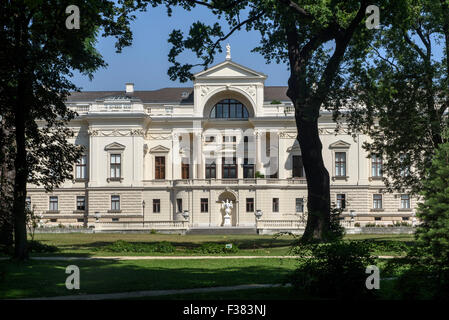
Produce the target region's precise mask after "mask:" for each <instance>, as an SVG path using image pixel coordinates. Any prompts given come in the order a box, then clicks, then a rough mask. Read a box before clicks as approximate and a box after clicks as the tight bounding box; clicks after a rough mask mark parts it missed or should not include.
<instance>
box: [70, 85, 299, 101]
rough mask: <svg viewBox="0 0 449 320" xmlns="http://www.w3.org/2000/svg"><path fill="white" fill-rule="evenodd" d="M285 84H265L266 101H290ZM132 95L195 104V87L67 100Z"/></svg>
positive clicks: (74, 95) (88, 97) (73, 95)
mask: <svg viewBox="0 0 449 320" xmlns="http://www.w3.org/2000/svg"><path fill="white" fill-rule="evenodd" d="M286 92H287V87H285V86H265V90H264V93H265V95H264V100H265V101H273V100H279V101H289V100H290V99H289V98H288V97H287V95H286ZM111 96H115V97H120V96H130V97H132V98H135V99H140V100H141V101H142V102H143V103H180V104H193V88H192V87H180V88H163V89H158V90H145V91H134V92H133V93H129V92H125V91H82V92H72V93H71V94H70V96H69V97H68V98H67V102H93V101H96V100H101V99H104V98H106V97H111Z"/></svg>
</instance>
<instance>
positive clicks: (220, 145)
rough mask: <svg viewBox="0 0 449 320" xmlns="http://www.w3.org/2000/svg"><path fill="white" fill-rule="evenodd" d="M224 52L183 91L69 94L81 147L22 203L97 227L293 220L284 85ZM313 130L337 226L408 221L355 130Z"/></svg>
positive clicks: (263, 224) (302, 188)
mask: <svg viewBox="0 0 449 320" xmlns="http://www.w3.org/2000/svg"><path fill="white" fill-rule="evenodd" d="M266 78H267V76H266V75H264V74H262V73H260V72H257V71H254V70H251V69H249V68H247V67H245V66H242V65H239V64H237V63H235V62H233V61H232V60H231V59H230V55H228V56H227V58H226V60H225V61H224V62H222V63H219V64H217V65H215V66H213V67H211V68H209V69H207V70H205V71H202V72H199V73H197V74H196V75H195V77H194V81H193V87H189V88H187V87H186V88H164V89H160V90H154V91H135V90H134V84H132V83H128V84H126V86H125V90H124V91H110V92H108V91H95V92H93V91H92V92H81V93H73V94H72V95H71V96H70V98H69V100H68V101H67V104H68V106H69V107H70V108H72V109H73V110H76V111H77V112H78V114H79V115H78V117H76V118H75V119H74V120H72V121H71V123H70V127H71V129H72V130H73V131H74V133H75V138H74V139H73V143H75V144H79V145H83V146H84V147H85V153H84V155H83V157H82V158H81V159H80V161H79V162H78V163H77V164H76V165H74V169H73V176H74V179H73V180H72V181H66V182H65V183H64V184H63V185H61V187H60V188H58V189H56V190H55V191H54V192H53V193H46V192H45V191H44V190H43V189H41V188H38V187H35V186H31V185H30V186H29V188H28V199H27V201H28V202H29V205H30V207H32V208H33V209H34V211H35V212H37V213H38V214H39V213H41V214H43V221H44V222H46V223H48V224H50V225H51V224H53V225H58V224H71V225H84V226H95V228H98V229H100V230H123V229H129V230H131V229H155V230H159V229H160V230H162V229H170V230H171V229H195V228H220V227H223V224H224V223H225V218H224V216H225V211H224V208H223V206H222V202H223V201H231V202H232V204H233V206H232V210H231V213H230V220H229V221H230V224H231V228H255V227H257V228H258V229H264V228H268V229H269V228H273V229H276V228H278V229H291V228H297V227H300V226H303V225H304V221H305V218H306V215H307V183H306V179H305V175H304V169H303V166H302V161H301V151H300V148H299V146H298V144H297V142H296V141H295V140H296V139H295V138H296V126H295V119H294V113H293V106H292V104H291V101H290V100H289V98H288V97H287V96H286V90H287V88H286V87H270V86H265V85H264V82H265V80H266ZM319 127H320V133H321V140H322V143H323V155H324V159H325V164H326V167H327V169H328V171H329V173H330V176H331V201H332V203H333V204H334V205H335V206H337V207H341V208H343V217H344V220H345V221H346V223H347V224H351V223H352V224H353V225H354V224H355V225H357V224H360V225H362V226H363V225H365V224H368V223H369V224H373V223H376V224H393V223H397V222H403V221H406V222H408V221H409V222H410V223H411V222H412V219H414V218H412V217H413V214H414V211H415V209H414V208H415V205H416V204H415V202H416V200H415V199H414V198H412V197H410V196H409V195H408V194H391V193H385V189H384V185H383V182H382V159H381V158H380V157H375V156H370V155H369V154H367V153H366V152H365V151H364V150H363V149H362V147H361V146H362V144H363V142H364V141H366V139H367V137H366V136H363V135H357V136H356V137H355V138H354V137H352V136H351V135H350V134H348V131H347V130H346V129H345V128H344V125H343V127H342V128H341V130H340V131H339V132H338V134H336V133H335V128H336V124H335V123H334V122H333V120H332V115H331V114H330V113H328V112H322V114H321V117H320V120H319Z"/></svg>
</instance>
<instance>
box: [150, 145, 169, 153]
mask: <svg viewBox="0 0 449 320" xmlns="http://www.w3.org/2000/svg"><path fill="white" fill-rule="evenodd" d="M169 151H170V149H169V148H167V147H164V146H161V145H158V146H156V147H153V148H151V149H150V152H169Z"/></svg>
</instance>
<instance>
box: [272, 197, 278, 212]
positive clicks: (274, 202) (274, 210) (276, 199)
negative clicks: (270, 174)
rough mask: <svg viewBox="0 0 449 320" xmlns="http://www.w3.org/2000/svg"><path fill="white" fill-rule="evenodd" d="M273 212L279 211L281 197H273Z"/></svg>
mask: <svg viewBox="0 0 449 320" xmlns="http://www.w3.org/2000/svg"><path fill="white" fill-rule="evenodd" d="M273 212H279V198H273Z"/></svg>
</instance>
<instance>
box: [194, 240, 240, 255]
mask: <svg viewBox="0 0 449 320" xmlns="http://www.w3.org/2000/svg"><path fill="white" fill-rule="evenodd" d="M195 251H196V252H198V253H202V254H222V253H236V252H238V251H239V248H238V246H237V245H236V244H233V243H232V247H231V248H227V247H226V245H225V244H224V243H212V242H211V243H203V244H201V246H200V247H199V248H198V249H196V250H195Z"/></svg>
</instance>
